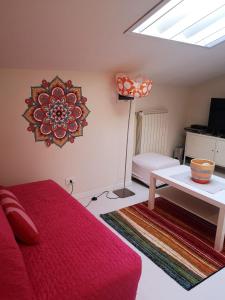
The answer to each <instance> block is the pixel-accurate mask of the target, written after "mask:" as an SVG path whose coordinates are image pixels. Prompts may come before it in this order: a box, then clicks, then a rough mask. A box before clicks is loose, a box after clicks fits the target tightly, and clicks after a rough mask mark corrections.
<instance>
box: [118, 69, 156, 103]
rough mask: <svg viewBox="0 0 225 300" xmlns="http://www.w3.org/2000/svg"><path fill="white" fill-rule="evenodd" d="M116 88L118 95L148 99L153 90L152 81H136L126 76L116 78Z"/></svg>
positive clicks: (121, 75) (119, 75)
mask: <svg viewBox="0 0 225 300" xmlns="http://www.w3.org/2000/svg"><path fill="white" fill-rule="evenodd" d="M116 86H117V92H118V94H120V95H122V96H127V97H134V98H140V97H146V96H148V95H149V93H150V91H151V88H152V81H151V80H149V79H144V80H138V81H137V80H134V79H131V78H130V77H129V76H128V75H126V74H118V75H117V76H116Z"/></svg>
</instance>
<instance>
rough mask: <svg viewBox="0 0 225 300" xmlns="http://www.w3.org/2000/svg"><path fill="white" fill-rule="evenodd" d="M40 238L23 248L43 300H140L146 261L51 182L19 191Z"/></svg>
mask: <svg viewBox="0 0 225 300" xmlns="http://www.w3.org/2000/svg"><path fill="white" fill-rule="evenodd" d="M11 190H12V191H13V192H14V193H15V194H16V195H17V196H18V198H19V200H20V201H21V203H22V204H23V205H24V208H25V209H26V211H27V213H28V214H30V216H31V218H32V219H33V221H34V223H35V224H36V226H37V228H38V230H39V232H40V240H41V242H40V244H39V245H36V246H24V245H20V248H21V251H22V254H23V256H24V261H25V265H26V268H27V271H28V275H29V277H30V280H31V283H32V286H33V289H34V292H35V295H36V297H37V299H38V300H43V299H46V300H47V299H48V300H53V299H54V300H67V299H68V300H76V299H77V300H82V299H87V300H92V299H93V300H94V299H95V300H128V299H129V300H131V299H135V296H136V290H137V284H138V281H139V278H140V273H141V259H140V257H139V256H138V255H137V254H136V253H135V252H134V251H133V250H131V249H130V248H129V247H128V246H127V245H126V244H124V243H123V242H122V241H121V240H120V239H119V238H118V237H117V236H115V235H114V234H113V233H112V232H111V231H110V230H109V229H108V228H106V227H105V226H104V225H103V224H101V223H100V222H99V221H98V220H97V219H96V218H95V217H94V216H93V215H91V214H90V213H89V212H88V211H87V210H86V209H85V208H84V207H83V206H82V205H80V204H79V203H78V202H77V201H76V200H74V198H72V197H71V196H70V195H69V194H68V193H66V192H65V191H64V190H63V189H62V188H61V187H59V186H58V185H57V184H56V183H54V182H53V181H51V180H48V181H42V182H36V183H31V184H26V185H20V186H14V187H12V188H11Z"/></svg>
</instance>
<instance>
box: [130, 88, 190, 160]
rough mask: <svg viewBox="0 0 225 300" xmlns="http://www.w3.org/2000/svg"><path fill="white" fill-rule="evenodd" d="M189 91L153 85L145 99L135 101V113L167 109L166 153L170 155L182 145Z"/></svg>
mask: <svg viewBox="0 0 225 300" xmlns="http://www.w3.org/2000/svg"><path fill="white" fill-rule="evenodd" d="M188 101H189V89H187V88H181V87H173V86H166V85H159V84H154V83H153V87H152V90H151V93H150V95H149V96H148V97H146V98H141V99H140V100H136V107H135V110H136V111H140V110H143V111H144V110H149V109H151V108H158V107H163V108H167V109H168V114H169V124H168V126H169V131H168V134H169V136H168V152H169V153H170V155H172V153H173V150H174V148H175V147H176V146H178V145H180V144H182V143H183V140H184V130H183V129H184V127H185V122H186V111H187V106H188Z"/></svg>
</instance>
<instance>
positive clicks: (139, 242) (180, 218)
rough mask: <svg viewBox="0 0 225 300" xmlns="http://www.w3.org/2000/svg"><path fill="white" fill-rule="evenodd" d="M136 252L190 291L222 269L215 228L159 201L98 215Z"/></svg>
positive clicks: (223, 263) (224, 254) (224, 257)
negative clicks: (133, 247) (216, 244)
mask: <svg viewBox="0 0 225 300" xmlns="http://www.w3.org/2000/svg"><path fill="white" fill-rule="evenodd" d="M101 218H102V219H104V221H105V222H107V223H108V224H109V225H110V226H112V227H113V228H114V229H115V230H116V231H118V232H119V233H120V234H121V235H122V236H123V237H125V238H126V239H127V240H128V241H129V242H130V243H132V244H133V245H134V246H135V247H136V248H137V249H138V250H140V251H141V252H142V253H144V254H145V255H146V256H147V257H148V258H149V259H151V260H152V261H153V262H154V263H155V264H156V265H157V266H159V267H160V268H161V269H162V270H163V271H165V272H166V273H167V274H168V275H169V276H170V277H172V278H173V279H174V280H176V281H177V282H178V283H179V284H180V285H181V286H182V287H184V288H185V289H186V290H190V289H192V288H193V287H195V286H196V285H197V284H199V283H201V282H202V281H203V280H205V279H207V278H208V277H209V276H211V275H212V274H214V273H215V272H217V271H219V270H220V269H222V268H223V267H224V266H225V248H224V250H223V251H222V253H219V252H216V251H215V250H214V249H213V244H214V239H215V231H216V227H215V226H214V225H212V224H210V223H208V222H207V221H204V220H203V219H201V218H199V217H197V216H195V215H193V214H191V213H189V212H187V211H185V210H184V209H182V208H180V207H178V206H176V205H174V204H172V203H170V202H168V201H167V200H165V199H163V198H157V199H156V205H155V209H154V210H153V211H151V210H149V209H148V207H147V202H144V203H141V204H136V205H133V206H130V207H127V208H123V209H121V210H118V211H114V212H111V213H107V214H104V215H101Z"/></svg>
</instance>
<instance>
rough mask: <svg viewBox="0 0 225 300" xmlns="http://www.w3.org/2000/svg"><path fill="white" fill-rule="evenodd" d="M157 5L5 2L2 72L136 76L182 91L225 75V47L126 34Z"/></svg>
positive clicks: (147, 0)
mask: <svg viewBox="0 0 225 300" xmlns="http://www.w3.org/2000/svg"><path fill="white" fill-rule="evenodd" d="M208 1H210V0H208ZM156 3H157V1H154V0H139V1H137V0H135V1H134V0H64V1H63V0H60V1H59V0H36V1H35V0H1V7H0V67H1V68H32V69H56V70H81V71H106V72H115V73H116V72H120V71H126V72H131V71H133V72H138V73H144V74H146V75H147V76H149V77H150V78H151V79H153V80H154V81H157V82H161V83H167V84H176V85H183V86H190V85H196V84H199V83H201V82H204V81H206V80H209V79H211V78H215V77H217V76H220V75H223V74H225V43H223V44H220V45H218V46H216V47H214V48H211V49H205V48H202V47H198V46H192V45H185V44H182V43H177V42H171V41H167V40H161V39H158V38H151V37H145V36H138V35H134V34H131V33H127V34H123V32H124V30H125V29H127V28H128V27H129V26H130V25H131V24H133V23H134V22H135V21H136V20H137V19H138V18H139V17H141V16H142V15H143V14H144V13H145V12H146V11H148V10H149V9H150V8H151V7H152V6H154V5H155V4H156Z"/></svg>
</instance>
